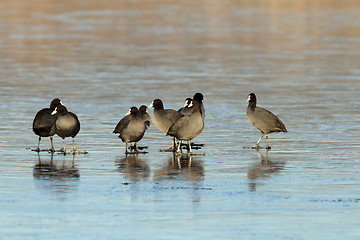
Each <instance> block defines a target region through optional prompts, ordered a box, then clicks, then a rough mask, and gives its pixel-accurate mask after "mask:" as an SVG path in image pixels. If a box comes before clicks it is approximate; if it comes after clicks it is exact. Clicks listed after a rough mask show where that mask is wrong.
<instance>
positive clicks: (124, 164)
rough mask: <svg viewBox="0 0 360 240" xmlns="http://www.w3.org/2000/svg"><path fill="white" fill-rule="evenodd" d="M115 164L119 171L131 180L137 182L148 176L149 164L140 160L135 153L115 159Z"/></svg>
mask: <svg viewBox="0 0 360 240" xmlns="http://www.w3.org/2000/svg"><path fill="white" fill-rule="evenodd" d="M116 166H117V167H118V170H119V172H121V173H125V178H128V179H130V180H131V181H132V182H139V181H140V180H142V179H147V178H149V176H150V167H149V165H148V164H147V163H145V162H144V161H142V160H141V159H140V158H139V156H138V155H137V154H129V155H125V157H122V158H119V159H117V160H116Z"/></svg>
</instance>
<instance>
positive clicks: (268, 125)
mask: <svg viewBox="0 0 360 240" xmlns="http://www.w3.org/2000/svg"><path fill="white" fill-rule="evenodd" d="M248 103H249V104H248V107H247V110H246V114H247V116H248V119H249V121H250V123H251V124H252V125H254V127H256V128H257V129H259V130H260V131H261V137H260V139H259V140H258V141H257V143H256V144H255V146H254V147H253V148H259V143H260V141H261V139H262V138H263V137H264V135H265V136H266V148H270V147H269V144H268V134H269V133H273V132H287V130H286V127H285V125H284V123H283V122H282V121H281V120H280V119H279V118H278V117H277V116H275V115H274V114H273V113H272V112H270V111H268V110H266V109H264V108H261V107H257V106H256V95H255V94H254V93H250V94H249V96H248Z"/></svg>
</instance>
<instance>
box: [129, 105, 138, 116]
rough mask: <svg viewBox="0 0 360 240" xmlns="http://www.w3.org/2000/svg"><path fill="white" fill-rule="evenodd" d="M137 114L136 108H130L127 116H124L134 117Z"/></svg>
mask: <svg viewBox="0 0 360 240" xmlns="http://www.w3.org/2000/svg"><path fill="white" fill-rule="evenodd" d="M138 112H139V110H138V109H137V107H131V108H130V109H129V111H128V112H127V114H126V115H130V114H131V115H133V116H134V115H136V114H137V113H138Z"/></svg>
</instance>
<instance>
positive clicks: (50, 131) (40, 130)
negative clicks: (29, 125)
mask: <svg viewBox="0 0 360 240" xmlns="http://www.w3.org/2000/svg"><path fill="white" fill-rule="evenodd" d="M59 105H61V101H60V99H58V98H55V99H53V100H52V101H51V103H50V108H44V109H42V110H40V111H39V112H38V113H37V114H36V115H35V118H34V121H33V131H34V133H35V134H36V135H38V136H39V141H38V148H37V149H36V151H40V141H41V137H50V142H51V148H50V151H52V152H54V151H55V149H54V144H53V136H54V134H55V122H56V116H53V115H51V113H52V112H53V111H54V110H55V108H56V107H57V106H59Z"/></svg>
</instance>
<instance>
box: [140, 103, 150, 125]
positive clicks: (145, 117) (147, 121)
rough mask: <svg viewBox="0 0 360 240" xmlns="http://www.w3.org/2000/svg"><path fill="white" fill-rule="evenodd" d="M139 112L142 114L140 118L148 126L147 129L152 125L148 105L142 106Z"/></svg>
mask: <svg viewBox="0 0 360 240" xmlns="http://www.w3.org/2000/svg"><path fill="white" fill-rule="evenodd" d="M139 114H140V118H141V119H142V120H143V121H144V123H145V127H146V129H145V130H147V129H148V128H149V127H150V123H151V122H150V114H149V111H148V108H147V106H145V105H142V106H140V108H139Z"/></svg>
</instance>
